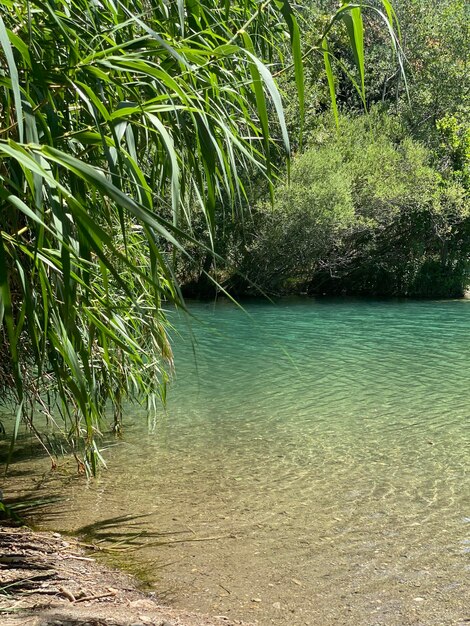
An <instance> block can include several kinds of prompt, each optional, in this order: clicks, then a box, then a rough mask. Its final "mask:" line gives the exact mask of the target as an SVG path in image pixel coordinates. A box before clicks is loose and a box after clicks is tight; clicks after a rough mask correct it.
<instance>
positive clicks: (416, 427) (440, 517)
mask: <svg viewBox="0 0 470 626" xmlns="http://www.w3.org/2000/svg"><path fill="white" fill-rule="evenodd" d="M246 310H247V312H248V313H249V315H246V314H245V313H244V312H243V311H240V310H239V309H238V308H236V307H234V306H232V305H231V304H227V303H221V304H220V305H217V306H215V307H214V306H213V305H210V306H208V305H201V304H197V305H196V304H195V305H194V306H193V313H195V315H196V317H198V318H199V320H200V321H201V323H200V324H199V325H198V324H192V328H191V331H192V333H193V334H194V337H195V341H196V361H197V363H195V361H194V357H193V353H192V348H191V346H190V344H189V343H188V342H185V341H184V340H183V339H180V340H178V341H177V342H176V344H175V353H176V359H177V366H178V380H177V383H176V385H175V388H174V389H173V390H172V391H171V393H170V401H169V405H168V409H167V411H166V415H165V416H164V417H161V418H160V420H159V422H158V427H157V433H156V436H150V435H148V434H146V432H145V428H144V424H145V421H144V420H142V421H140V422H139V421H138V422H137V423H136V424H134V425H133V426H132V427H131V428H130V429H129V430H128V431H127V434H126V441H125V443H123V444H122V445H121V446H118V447H115V448H113V449H112V450H110V451H108V453H107V458H108V459H109V464H110V466H111V468H110V469H111V471H110V472H108V473H106V474H105V475H103V476H102V478H100V480H99V481H98V482H96V483H94V484H93V485H89V486H88V487H87V491H86V494H84V489H85V488H84V486H83V485H82V484H80V483H74V484H73V486H72V488H70V487H69V491H68V495H69V506H68V510H67V509H65V508H64V507H62V508H60V510H59V509H58V510H56V511H55V517H54V518H53V519H54V521H53V524H54V526H55V527H57V526H58V525H59V526H62V527H63V528H64V529H69V530H77V529H78V528H80V527H83V526H85V525H87V524H92V523H93V522H96V521H97V520H101V521H102V523H101V526H100V527H98V526H96V527H95V528H94V529H91V530H90V529H88V533H89V536H90V538H93V536H94V537H95V538H97V537H101V538H106V537H107V538H108V539H109V532H111V531H112V533H114V535H113V537H115V536H118V537H124V535H121V534H119V533H126V532H128V533H129V535H131V536H134V537H135V536H136V535H139V538H137V539H135V540H134V541H136V542H137V543H138V544H139V550H138V551H137V552H135V554H132V555H130V554H126V565H128V566H130V567H134V568H135V570H136V571H142V569H145V571H146V579H147V580H150V581H152V582H153V583H154V584H155V585H156V586H157V589H158V590H159V591H160V592H162V591H165V592H166V596H165V597H166V598H167V599H168V600H171V601H173V602H175V603H176V604H179V605H181V606H184V607H189V608H193V609H194V608H195V609H201V610H203V611H206V612H209V613H211V614H229V615H231V616H232V617H242V618H245V619H248V620H250V619H251V620H255V619H256V620H258V621H259V623H260V624H279V625H281V624H282V625H285V624H293V625H297V624H312V625H315V626H317V625H318V626H329V625H333V624H334V625H335V626H337V625H341V624H345V625H346V624H348V625H350V624H353V625H358V626H364V625H369V624H370V625H371V626H372V625H373V624H384V625H387V626H389V625H395V624H396V625H397V626H406V625H407V624H410V625H411V624H425V625H426V626H431V625H433V624H435V625H436V626H438V625H439V626H444V625H447V624H449V625H450V624H458V623H460V622H459V620H460V621H463V620H464V619H465V618H466V617H469V613H468V605H467V601H468V598H467V596H466V593H465V590H466V584H468V546H467V543H465V541H466V540H467V538H466V535H468V519H469V518H468V517H465V516H466V515H467V514H468V502H469V495H470V493H469V484H468V456H469V455H468V453H469V442H470V437H469V429H468V413H469V409H468V407H469V403H470V391H469V389H470V387H469V384H468V381H469V379H470V360H469V359H468V354H469V348H470V333H469V322H470V302H469V301H467V302H460V301H452V302H406V301H405V302H383V301H381V302H380V301H376V302H374V301H354V300H340V301H330V300H325V301H286V302H281V303H279V304H278V305H276V306H272V305H269V304H267V303H264V302H262V303H259V302H253V303H249V304H247V305H246ZM175 323H176V324H177V325H178V326H179V327H180V328H181V333H182V336H183V338H184V337H185V336H186V335H187V334H188V333H187V328H186V326H185V323H183V322H182V320H178V319H175ZM139 424H140V425H139ZM123 467H126V470H125V471H123V470H122V468H123ZM118 468H119V469H118ZM47 488H50V485H48V487H47ZM84 496H85V497H84ZM129 512H132V513H133V514H134V515H146V517H142V518H138V519H129V520H127V521H126V520H121V521H117V520H115V522H112V521H110V519H111V518H118V517H120V516H122V515H124V514H125V513H129ZM106 520H108V521H107V522H106ZM105 531H106V532H108V535H106V537H105V534H104V533H105ZM165 533H169V534H165ZM162 538H165V541H167V540H169V539H170V540H174V542H172V543H171V545H160V544H161V543H162ZM201 538H207V541H199V539H201ZM193 539H198V541H191V540H193ZM157 544H159V545H157ZM253 599H256V600H261V602H254V601H253Z"/></svg>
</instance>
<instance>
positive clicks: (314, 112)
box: [181, 0, 470, 297]
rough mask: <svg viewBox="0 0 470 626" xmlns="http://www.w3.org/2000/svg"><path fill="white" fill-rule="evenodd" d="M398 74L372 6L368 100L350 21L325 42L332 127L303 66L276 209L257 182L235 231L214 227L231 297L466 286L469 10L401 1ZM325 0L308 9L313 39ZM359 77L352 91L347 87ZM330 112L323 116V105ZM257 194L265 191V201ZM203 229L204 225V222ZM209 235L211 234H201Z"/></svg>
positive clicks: (191, 283)
mask: <svg viewBox="0 0 470 626" xmlns="http://www.w3.org/2000/svg"><path fill="white" fill-rule="evenodd" d="M394 6H395V8H396V10H397V14H398V18H399V23H400V29H401V37H402V43H403V47H404V55H405V58H406V61H407V62H406V81H405V80H404V77H403V75H402V73H401V72H400V67H399V64H398V63H397V59H396V57H395V56H394V54H393V50H391V49H390V46H389V45H388V42H387V38H386V33H385V32H384V30H383V29H381V28H379V22H378V21H377V15H376V14H374V13H371V14H368V16H367V19H368V28H367V29H366V31H365V33H366V34H365V41H366V52H365V68H366V71H365V74H364V81H365V86H366V88H365V98H364V94H363V93H362V89H361V86H360V82H361V77H360V75H359V74H358V73H357V71H356V69H355V58H354V54H353V53H352V52H350V51H349V50H348V48H347V46H345V43H346V41H347V37H348V33H347V29H338V30H336V31H335V32H334V34H333V35H332V37H331V38H330V43H329V45H330V50H331V52H332V54H334V55H335V58H334V59H332V60H331V64H332V67H333V68H334V70H335V76H336V78H335V88H336V89H335V94H336V95H335V103H336V110H337V111H338V113H337V115H338V118H340V119H339V124H338V129H337V130H336V129H335V127H334V123H333V115H332V114H331V112H330V108H331V107H330V93H329V90H328V83H327V81H326V80H325V78H326V77H325V69H324V67H323V65H322V59H321V58H320V57H319V56H317V57H316V60H314V62H313V63H312V64H310V65H309V66H308V67H307V70H306V75H307V82H306V94H307V96H306V101H307V103H308V105H307V107H306V117H305V124H304V127H305V136H304V143H303V146H298V149H297V154H296V156H295V159H294V163H293V166H292V178H291V184H290V185H289V184H288V183H287V182H286V179H287V176H286V177H285V179H284V180H281V181H280V183H279V184H278V186H277V189H276V194H275V203H274V206H273V207H272V206H271V201H270V198H269V194H268V193H266V192H265V194H264V197H263V194H262V192H260V190H259V186H257V187H255V189H254V190H253V192H252V196H251V198H250V200H251V205H252V220H251V221H248V223H246V224H245V227H244V228H243V229H239V228H237V227H236V226H234V227H233V228H232V229H228V228H227V225H226V222H225V220H221V222H220V232H221V235H222V236H221V237H220V238H219V241H222V243H220V254H221V256H223V257H225V258H228V259H229V260H230V264H228V265H226V266H225V267H223V268H221V267H220V264H219V267H217V268H216V269H215V270H214V274H215V275H216V276H217V277H218V279H219V281H220V282H221V283H222V284H223V286H224V287H225V288H227V289H228V290H229V291H230V290H231V291H233V292H234V293H237V294H238V295H242V294H246V293H255V292H256V289H257V288H258V289H262V290H263V291H264V292H267V293H269V294H284V293H315V294H317V293H320V294H322V293H335V294H336V293H354V294H381V295H400V296H401V295H402V296H418V297H449V296H450V297H454V296H461V295H462V294H463V293H464V292H465V289H466V288H467V286H468V285H469V283H470V221H469V220H470V216H469V208H468V207H469V197H468V194H469V182H470V169H469V168H470V121H469V120H470V116H469V104H468V102H469V98H468V95H469V84H470V83H469V80H468V51H469V45H468V42H469V23H470V22H469V19H468V17H469V16H468V7H467V6H466V3H464V2H461V1H460V0H446V1H444V2H440V3H438V5H437V6H435V4H434V3H431V2H430V1H428V0H413V1H411V2H401V1H398V2H396V3H394ZM332 7H333V3H331V2H314V3H311V6H310V7H309V8H305V9H304V13H303V17H304V20H305V22H304V24H305V40H306V42H312V41H315V38H316V33H317V31H318V29H319V28H320V27H321V25H322V24H324V23H325V20H326V17H325V14H326V13H327V12H328V11H329V10H331V9H332ZM280 78H281V84H282V88H283V90H284V93H285V94H286V101H287V106H286V110H287V122H288V125H289V128H290V129H291V132H292V134H293V135H295V132H296V131H297V130H298V128H299V125H300V116H299V114H298V107H297V106H296V103H295V100H294V91H295V90H294V86H293V83H292V80H291V78H290V77H289V76H285V75H282V76H280ZM355 82H356V87H358V88H355V87H354V83H355ZM325 111H327V112H326V113H325ZM260 195H261V198H260ZM201 234H202V229H201ZM206 238H207V235H206ZM208 267H210V259H209V258H208V257H207V256H203V257H202V258H201V259H200V262H199V265H196V266H192V267H191V266H188V265H187V264H186V263H183V262H182V263H181V274H182V278H183V282H186V285H187V292H188V293H189V294H191V295H204V294H207V293H210V294H213V293H214V289H213V288H211V286H210V283H208V281H207V279H205V278H204V274H203V273H201V269H207V268H208Z"/></svg>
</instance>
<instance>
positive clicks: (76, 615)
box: [0, 526, 248, 626]
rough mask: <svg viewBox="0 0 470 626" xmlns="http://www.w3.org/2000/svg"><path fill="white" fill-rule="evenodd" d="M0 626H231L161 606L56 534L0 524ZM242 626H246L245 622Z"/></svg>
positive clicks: (220, 618)
mask: <svg viewBox="0 0 470 626" xmlns="http://www.w3.org/2000/svg"><path fill="white" fill-rule="evenodd" d="M0 623H1V624H2V626H235V625H236V624H238V625H241V624H242V622H238V621H237V622H234V621H232V620H229V619H228V618H226V617H224V616H203V615H196V614H193V613H186V612H182V611H176V610H173V609H171V608H169V607H165V606H162V605H161V604H159V602H158V598H157V597H156V596H155V595H153V594H148V593H144V592H142V591H140V590H139V587H138V583H137V581H136V580H134V579H133V578H131V577H130V576H127V575H126V574H124V573H122V572H119V571H115V570H112V569H110V568H107V567H105V566H103V565H102V564H100V563H98V562H97V561H96V560H95V559H94V557H93V554H92V552H90V551H89V550H85V549H84V548H83V546H82V545H81V544H80V543H79V542H78V541H77V540H74V539H70V538H68V537H67V538H65V537H62V536H61V535H60V534H58V533H43V532H33V531H31V530H30V529H28V528H26V527H22V528H10V527H8V526H0ZM244 626H248V625H247V624H246V623H245V625H244Z"/></svg>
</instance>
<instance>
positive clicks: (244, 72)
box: [0, 0, 398, 473]
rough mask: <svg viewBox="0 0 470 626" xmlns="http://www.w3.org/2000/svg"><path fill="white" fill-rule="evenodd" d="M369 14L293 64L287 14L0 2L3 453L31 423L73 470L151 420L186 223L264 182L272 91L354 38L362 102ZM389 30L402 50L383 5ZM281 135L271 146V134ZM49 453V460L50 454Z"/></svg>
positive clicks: (290, 13)
mask: <svg viewBox="0 0 470 626" xmlns="http://www.w3.org/2000/svg"><path fill="white" fill-rule="evenodd" d="M363 9H364V7H363V6H362V4H354V3H349V2H345V3H343V4H342V6H341V8H340V9H339V10H338V11H337V13H336V14H335V15H333V16H332V17H331V20H330V21H329V22H328V23H326V24H325V28H324V31H323V32H322V33H319V37H318V42H317V44H316V45H315V46H314V47H313V48H311V49H309V50H303V49H302V45H301V39H300V31H301V28H300V26H299V21H298V16H297V15H296V13H295V12H294V10H293V8H292V6H291V5H290V3H289V1H288V0H282V1H281V0H265V1H264V2H258V1H255V0H233V1H231V2H224V1H222V2H220V1H217V0H200V1H199V0H151V1H149V0H0V87H1V89H0V180H1V186H0V397H1V398H2V399H3V400H8V401H11V402H13V403H14V404H15V406H16V420H15V425H14V429H13V431H14V433H13V440H14V438H15V437H16V434H17V433H18V429H19V427H20V424H21V422H22V421H25V422H26V423H27V424H28V426H29V428H31V429H32V430H33V431H34V432H36V434H37V435H38V437H39V438H40V440H41V441H44V438H43V437H41V433H40V432H39V430H38V428H37V421H36V416H37V415H38V414H39V413H43V414H45V415H46V416H47V418H48V419H49V420H50V421H51V422H52V423H53V424H55V425H56V426H57V427H58V428H59V429H60V431H61V432H62V433H63V435H64V437H65V438H66V440H67V442H68V444H69V446H70V448H71V449H72V451H73V452H74V453H75V454H76V458H77V460H79V464H80V467H82V468H83V469H85V470H86V471H87V472H89V473H94V472H95V471H96V468H97V465H98V463H99V461H100V458H101V457H100V453H99V448H98V445H97V435H98V434H99V433H100V432H101V431H102V429H103V423H106V422H104V421H103V419H104V416H105V415H106V413H107V409H108V408H110V407H112V409H113V413H114V426H115V428H116V429H119V427H120V419H121V414H122V405H123V402H125V401H126V400H132V399H138V400H141V399H142V398H144V399H145V400H146V402H147V405H148V407H149V408H152V407H153V408H155V406H156V405H157V402H158V401H159V398H160V399H163V400H164V398H165V393H166V391H165V390H166V385H167V382H168V380H169V376H170V374H171V371H172V368H173V359H172V351H171V345H170V341H169V325H168V320H167V316H166V314H165V310H164V308H165V307H168V306H175V305H176V306H179V307H183V306H184V303H183V301H182V298H181V295H180V292H179V288H178V283H177V281H176V279H175V276H174V271H173V270H174V268H173V258H174V253H175V251H179V253H180V254H183V255H184V254H188V245H187V244H188V243H192V244H194V241H193V239H192V235H191V215H192V213H193V212H194V211H200V212H201V213H202V214H203V215H204V219H205V220H206V221H207V224H208V227H209V231H210V232H213V225H214V223H215V211H216V207H217V205H218V204H220V203H221V202H223V203H224V205H225V206H226V207H229V208H230V210H231V211H229V213H230V212H231V213H232V214H233V215H237V211H238V210H240V207H241V206H243V204H244V202H245V198H246V191H245V188H244V186H243V183H242V182H241V181H242V176H241V174H242V173H243V172H244V171H246V170H247V168H254V169H255V170H256V171H258V172H260V173H261V175H262V176H264V177H265V178H266V179H267V180H268V181H270V180H271V179H272V176H273V165H272V163H273V161H274V159H273V155H274V154H279V152H281V153H282V154H284V155H285V156H286V158H287V160H288V159H289V155H290V145H289V137H288V133H287V129H286V124H285V121H284V113H283V107H282V102H281V96H280V93H279V90H278V88H277V84H276V81H275V79H274V78H273V75H274V74H276V73H279V72H284V71H291V72H292V74H293V76H294V79H293V80H294V81H295V83H296V85H297V92H298V106H299V110H300V113H301V117H302V116H303V110H304V106H305V105H304V73H303V67H304V63H305V62H306V61H308V57H309V55H310V54H313V53H319V54H322V55H323V56H324V60H325V68H326V74H327V77H328V80H329V83H330V87H331V95H332V102H333V108H334V110H336V106H335V97H334V76H333V73H332V64H331V56H330V53H329V50H328V34H329V32H330V30H331V29H332V28H334V27H336V25H337V24H339V23H341V22H342V23H344V24H345V25H346V28H347V29H348V33H349V36H350V42H351V46H352V49H353V51H354V56H355V60H356V64H357V76H356V85H357V88H358V90H359V91H360V92H361V93H363V89H364V87H363V86H364V45H363V18H362V13H363ZM373 10H375V11H377V12H378V13H380V15H382V16H383V19H384V22H385V24H386V25H387V28H389V30H390V33H391V35H392V39H391V41H392V45H393V47H394V48H395V49H396V50H397V51H398V46H397V39H396V35H395V31H394V26H395V20H394V13H393V9H392V7H391V5H390V3H389V2H388V0H383V1H382V2H381V3H380V6H376V7H375V8H373ZM273 120H275V128H276V132H275V133H274V134H273V133H272V132H271V127H270V122H272V121H273ZM46 447H47V446H46Z"/></svg>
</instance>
